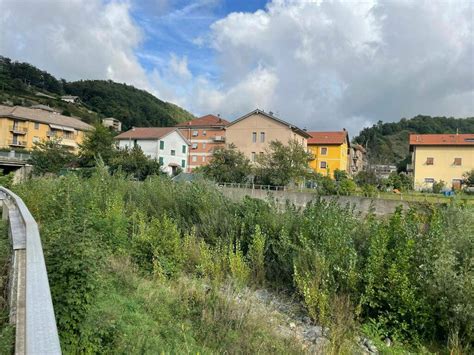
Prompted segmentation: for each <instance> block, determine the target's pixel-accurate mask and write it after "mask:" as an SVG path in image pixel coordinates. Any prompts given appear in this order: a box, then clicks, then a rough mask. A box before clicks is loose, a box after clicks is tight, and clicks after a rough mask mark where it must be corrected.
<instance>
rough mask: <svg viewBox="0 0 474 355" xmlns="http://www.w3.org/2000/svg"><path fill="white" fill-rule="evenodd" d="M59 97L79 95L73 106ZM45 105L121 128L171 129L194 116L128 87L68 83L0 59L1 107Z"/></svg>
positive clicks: (98, 82) (102, 82)
mask: <svg viewBox="0 0 474 355" xmlns="http://www.w3.org/2000/svg"><path fill="white" fill-rule="evenodd" d="M62 95H73V96H78V97H79V98H80V101H79V102H78V103H76V104H72V103H67V102H64V101H61V96H62ZM1 103H7V104H8V103H10V104H15V105H24V106H31V105H33V104H45V105H49V106H51V107H55V108H58V109H60V110H61V111H63V113H65V114H72V115H75V116H78V117H81V118H82V119H83V120H84V121H86V122H93V121H97V120H98V119H99V118H100V117H115V118H117V119H119V120H120V121H122V124H123V129H128V128H130V127H132V126H138V127H139V126H170V125H174V124H176V123H178V122H183V121H187V120H190V119H192V118H193V115H192V114H190V113H189V112H187V111H186V110H184V109H182V108H180V107H179V106H177V105H174V104H172V103H169V102H165V101H162V100H160V99H158V98H156V97H155V96H153V95H152V94H150V93H148V92H146V91H144V90H139V89H137V88H135V87H133V86H131V85H126V84H120V83H115V82H113V81H111V80H85V81H82V80H81V81H75V82H67V81H66V80H64V79H60V80H58V79H56V78H55V77H54V76H53V75H51V74H49V73H47V72H46V71H43V70H41V69H38V68H36V67H35V66H33V65H31V64H29V63H20V62H15V61H12V60H11V59H9V58H6V57H2V56H0V104H1Z"/></svg>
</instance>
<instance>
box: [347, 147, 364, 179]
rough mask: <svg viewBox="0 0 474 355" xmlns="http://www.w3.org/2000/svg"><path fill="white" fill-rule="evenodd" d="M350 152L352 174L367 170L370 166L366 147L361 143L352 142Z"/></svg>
mask: <svg viewBox="0 0 474 355" xmlns="http://www.w3.org/2000/svg"><path fill="white" fill-rule="evenodd" d="M349 152H350V154H349V158H350V163H349V168H350V174H351V175H356V174H357V173H359V172H361V171H364V170H366V169H367V166H368V161H367V151H366V149H365V148H364V147H363V146H361V145H360V144H351V146H350V149H349Z"/></svg>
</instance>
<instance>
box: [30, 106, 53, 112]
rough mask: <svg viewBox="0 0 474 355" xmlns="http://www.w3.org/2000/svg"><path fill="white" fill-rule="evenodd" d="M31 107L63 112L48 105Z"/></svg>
mask: <svg viewBox="0 0 474 355" xmlns="http://www.w3.org/2000/svg"><path fill="white" fill-rule="evenodd" d="M30 108H34V109H40V110H45V111H49V112H58V113H61V111H59V110H57V109H55V108H53V107H49V106H48V105H33V106H31V107H30Z"/></svg>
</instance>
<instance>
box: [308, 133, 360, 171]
mask: <svg viewBox="0 0 474 355" xmlns="http://www.w3.org/2000/svg"><path fill="white" fill-rule="evenodd" d="M308 133H309V134H310V136H311V137H310V138H309V139H308V150H310V151H311V153H313V156H314V160H312V161H311V162H310V164H309V165H310V167H311V168H312V169H313V170H314V171H315V172H317V173H320V174H323V175H326V176H330V177H334V171H335V170H343V171H345V172H347V173H348V174H349V173H350V170H349V168H350V161H349V156H350V147H351V145H350V142H349V134H348V133H347V131H346V130H343V131H337V132H308Z"/></svg>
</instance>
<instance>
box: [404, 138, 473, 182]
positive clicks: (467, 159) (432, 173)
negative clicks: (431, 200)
mask: <svg viewBox="0 0 474 355" xmlns="http://www.w3.org/2000/svg"><path fill="white" fill-rule="evenodd" d="M428 158H433V165H428V164H427V159H428ZM455 158H461V160H462V162H461V165H454V159H455ZM413 166H414V169H415V170H414V180H415V189H417V190H421V189H423V188H431V186H432V184H431V183H427V182H426V181H425V179H429V178H432V179H434V180H435V181H440V180H443V181H444V182H445V183H446V186H447V187H449V188H450V187H451V186H452V183H453V180H455V179H457V180H459V179H462V175H463V173H465V172H466V171H470V170H472V169H474V146H460V147H456V146H416V147H415V152H414V154H413Z"/></svg>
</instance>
